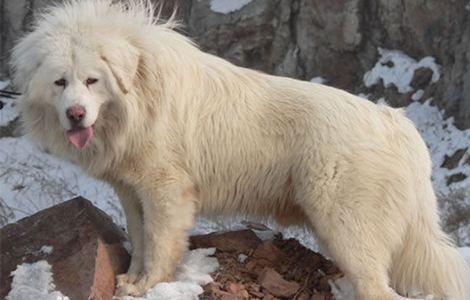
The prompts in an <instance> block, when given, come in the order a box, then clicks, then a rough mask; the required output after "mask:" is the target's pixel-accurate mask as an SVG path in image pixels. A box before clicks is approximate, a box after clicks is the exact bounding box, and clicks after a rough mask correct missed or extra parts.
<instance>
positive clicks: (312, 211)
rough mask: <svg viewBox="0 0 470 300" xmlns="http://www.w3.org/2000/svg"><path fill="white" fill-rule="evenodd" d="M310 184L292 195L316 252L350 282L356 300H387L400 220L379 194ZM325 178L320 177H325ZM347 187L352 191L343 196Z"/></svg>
mask: <svg viewBox="0 0 470 300" xmlns="http://www.w3.org/2000/svg"><path fill="white" fill-rule="evenodd" d="M331 170H335V171H331V174H330V175H328V174H327V173H328V172H323V173H322V174H323V175H324V178H319V176H317V177H316V178H312V180H308V179H307V181H308V182H305V179H306V178H305V177H308V176H305V177H303V178H304V181H303V182H301V184H304V185H303V186H300V187H299V188H298V189H297V193H296V194H297V196H296V198H297V202H298V203H299V205H300V206H301V207H302V208H303V209H304V212H305V214H306V216H307V217H308V219H309V221H310V223H311V224H312V226H313V230H314V232H315V233H316V236H317V238H318V240H319V241H320V243H321V244H322V246H323V247H324V248H325V249H326V250H328V251H329V253H330V255H331V256H332V258H333V259H334V260H335V262H336V263H337V265H338V266H339V268H340V269H341V270H342V271H343V272H344V273H345V274H346V276H347V277H348V278H349V280H350V281H351V282H352V284H353V286H354V289H355V294H356V299H358V300H393V299H396V293H395V292H393V290H392V289H391V288H390V286H389V275H388V272H389V269H390V267H391V264H392V253H393V251H394V249H397V247H399V245H400V243H401V236H402V235H401V232H402V231H403V230H402V229H401V228H403V227H405V226H403V220H404V218H405V217H402V216H401V215H399V214H397V213H396V211H394V210H393V207H391V205H390V204H389V203H386V200H387V199H381V198H380V195H381V193H380V192H378V191H374V190H373V189H374V188H375V186H371V187H370V189H369V188H368V187H365V186H364V185H359V186H357V185H351V183H350V182H342V181H341V180H339V179H337V178H333V177H334V176H341V174H338V172H337V171H338V170H336V169H334V168H331ZM325 173H326V175H325ZM349 187H351V188H352V189H349V190H347V189H348V188H349Z"/></svg>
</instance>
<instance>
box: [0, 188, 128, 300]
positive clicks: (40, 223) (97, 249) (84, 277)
mask: <svg viewBox="0 0 470 300" xmlns="http://www.w3.org/2000/svg"><path fill="white" fill-rule="evenodd" d="M124 241H126V235H125V233H124V232H123V231H122V230H121V229H120V228H119V227H118V226H116V225H115V224H114V223H113V222H112V220H111V218H110V217H109V216H108V215H106V214H105V213H104V212H103V211H101V210H99V209H98V208H96V207H94V206H93V204H92V203H91V202H89V201H88V200H86V199H84V198H81V197H77V198H74V199H72V200H69V201H66V202H63V203H61V204H58V205H56V206H53V207H51V208H48V209H45V210H42V211H40V212H38V213H36V214H34V215H32V216H30V217H27V218H24V219H22V220H20V221H18V222H17V223H13V224H9V225H6V226H5V227H3V228H1V229H0V245H1V249H0V262H1V266H2V267H1V270H0V275H1V276H0V298H2V299H3V298H4V297H5V296H6V295H7V294H8V293H9V290H10V285H11V279H12V278H11V277H10V274H11V272H12V271H14V270H15V269H16V267H17V265H19V264H22V263H33V262H36V261H39V260H46V261H47V262H48V263H49V264H50V265H51V266H52V273H53V279H54V284H55V286H56V290H58V291H60V292H62V294H64V295H66V296H68V297H69V298H70V299H94V300H100V299H111V297H112V295H113V294H114V288H115V276H116V275H117V274H120V273H125V272H126V271H127V268H128V265H129V255H128V253H127V251H126V250H125V248H124V247H123V242H124ZM51 247H52V248H51Z"/></svg>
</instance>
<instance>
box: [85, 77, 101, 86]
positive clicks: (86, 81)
mask: <svg viewBox="0 0 470 300" xmlns="http://www.w3.org/2000/svg"><path fill="white" fill-rule="evenodd" d="M96 82H98V79H96V78H88V79H87V80H85V84H86V85H90V84H93V83H96Z"/></svg>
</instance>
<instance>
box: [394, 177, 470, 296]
mask: <svg viewBox="0 0 470 300" xmlns="http://www.w3.org/2000/svg"><path fill="white" fill-rule="evenodd" d="M420 185H421V186H420V187H417V192H418V197H419V198H420V199H418V202H419V203H420V211H419V212H418V217H417V219H416V220H413V224H412V225H411V226H410V229H409V232H408V235H407V236H406V239H405V240H404V241H403V249H402V250H401V251H398V253H397V255H395V256H394V258H393V265H392V270H391V271H392V273H391V279H392V285H393V287H394V288H395V289H396V291H397V292H399V293H401V294H402V295H406V294H407V293H408V296H412V295H410V294H409V293H410V291H420V292H421V293H423V294H424V295H425V296H427V295H433V296H435V297H437V299H447V300H451V299H452V300H470V270H469V267H468V265H467V263H466V262H465V259H464V258H463V257H462V255H460V253H459V251H458V250H457V249H456V248H455V246H454V245H453V243H452V242H451V241H450V239H449V238H448V236H447V235H446V234H445V233H444V232H443V231H442V229H441V228H440V226H439V216H438V214H437V207H436V198H435V194H434V191H433V188H432V184H431V182H430V180H426V182H421V184H420ZM434 299H436V298H434Z"/></svg>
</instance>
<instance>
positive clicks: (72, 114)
mask: <svg viewBox="0 0 470 300" xmlns="http://www.w3.org/2000/svg"><path fill="white" fill-rule="evenodd" d="M65 113H66V115H67V118H68V119H69V120H70V122H72V124H77V123H79V122H81V121H82V120H83V119H84V118H85V114H86V110H85V108H84V107H83V106H81V105H74V106H72V107H69V108H68V109H67V111H66V112H65Z"/></svg>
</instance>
